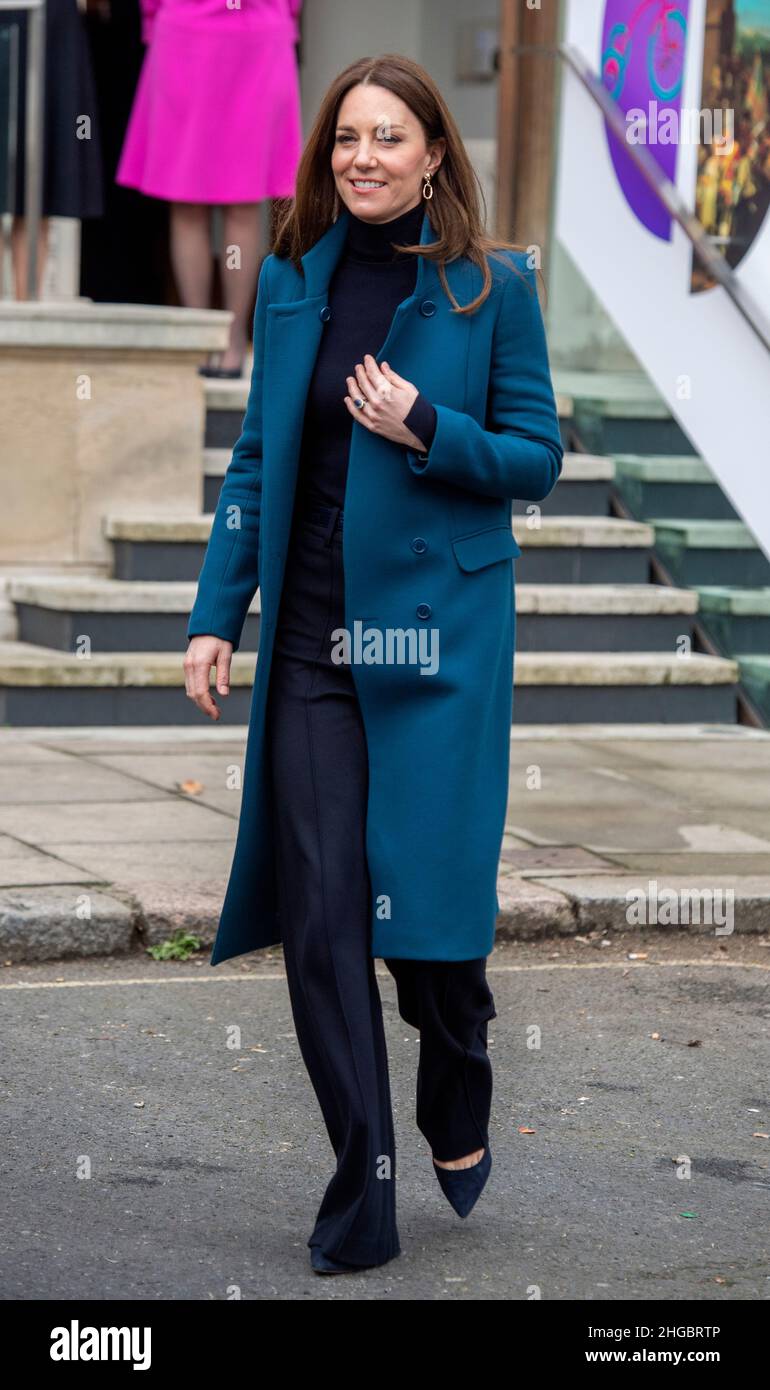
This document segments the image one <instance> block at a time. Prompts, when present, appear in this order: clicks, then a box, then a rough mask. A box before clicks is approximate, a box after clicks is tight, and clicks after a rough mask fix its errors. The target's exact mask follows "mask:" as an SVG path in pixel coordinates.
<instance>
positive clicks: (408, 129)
mask: <svg viewBox="0 0 770 1390" xmlns="http://www.w3.org/2000/svg"><path fill="white" fill-rule="evenodd" d="M445 148H446V141H445V140H437V141H435V143H434V144H433V145H431V146H428V145H427V144H426V141H425V135H424V133H423V128H422V126H421V125H420V122H419V121H418V119H417V117H416V116H415V115H414V113H413V112H412V111H411V110H410V108H409V107H408V106H407V105H406V103H405V102H403V101H402V100H401V98H400V97H397V96H396V95H395V93H394V92H389V91H388V90H387V88H386V87H375V86H365V85H364V84H363V83H359V85H358V86H356V87H351V89H350V91H349V92H347V93H346V95H345V96H344V97H343V100H342V102H341V104H340V109H339V112H338V113H337V126H336V131H335V140H334V151H333V153H332V173H333V174H334V182H335V184H336V185H337V192H338V193H339V195H340V198H341V199H342V201H343V203H344V204H345V206H346V207H347V208H349V209H350V211H351V212H353V213H355V215H356V217H360V218H362V219H363V220H365V221H367V222H390V221H391V220H392V219H393V218H394V217H399V216H400V215H401V213H402V212H407V211H408V209H409V208H413V207H415V206H416V205H417V203H418V202H419V201H420V199H421V198H422V186H423V175H424V174H426V173H430V174H433V173H435V171H436V169H437V168H438V166H439V164H440V163H441V158H442V156H443V154H444V150H445Z"/></svg>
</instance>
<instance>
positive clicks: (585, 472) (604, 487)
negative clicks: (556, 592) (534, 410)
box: [203, 449, 615, 516]
mask: <svg viewBox="0 0 770 1390" xmlns="http://www.w3.org/2000/svg"><path fill="white" fill-rule="evenodd" d="M232 456H233V455H232V449H204V451H203V510H204V512H213V511H216V506H217V502H218V501H219V492H220V489H221V487H222V479H223V478H224V476H225V473H226V472H227V468H228V465H229V463H230V460H231V458H232ZM614 476H615V465H614V463H613V460H612V459H610V458H603V457H602V456H601V455H595V454H573V453H569V452H568V453H566V454H565V455H564V464H563V467H562V474H561V477H560V479H559V481H558V483H557V485H556V487H555V488H554V490H553V492H552V493H551V495H550V497H546V499H545V501H544V502H541V503H540V507H541V510H542V513H543V515H544V516H548V515H550V514H552V513H553V514H564V513H569V514H570V515H572V516H608V515H609V511H610V492H611V487H612V482H613V479H614Z"/></svg>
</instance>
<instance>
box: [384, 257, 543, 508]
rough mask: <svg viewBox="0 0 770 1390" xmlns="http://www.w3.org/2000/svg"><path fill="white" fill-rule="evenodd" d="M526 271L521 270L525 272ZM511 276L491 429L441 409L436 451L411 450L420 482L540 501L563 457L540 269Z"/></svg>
mask: <svg viewBox="0 0 770 1390" xmlns="http://www.w3.org/2000/svg"><path fill="white" fill-rule="evenodd" d="M522 268H523V267H522ZM524 275H525V278H524V279H522V278H521V276H520V275H517V274H515V272H514V271H513V270H511V271H510V273H508V274H506V279H505V283H504V287H503V290H502V292H501V294H500V296H499V298H500V305H499V310H498V317H497V323H496V325H495V329H494V338H493V344H492V360H491V366H490V382H489V395H488V406H487V423H488V424H489V426H490V428H488V429H485V428H483V427H482V426H481V425H480V424H479V423H478V421H477V420H475V419H474V418H473V416H471V415H466V414H465V413H464V412H462V411H459V410H451V409H450V408H449V407H448V406H446V405H437V406H436V407H435V409H436V430H435V433H434V436H433V440H432V443H431V446H430V449H429V450H428V451H427V452H426V453H422V454H421V453H418V452H417V451H416V450H414V449H408V450H407V461H408V464H409V467H410V468H411V470H412V472H413V473H414V474H416V476H417V477H420V478H427V479H429V480H430V479H433V480H435V481H436V482H441V483H450V484H452V485H454V486H455V487H462V488H467V489H468V490H469V491H471V492H478V493H483V494H485V495H487V496H490V497H506V498H523V499H525V500H526V501H528V502H540V501H542V500H543V499H544V498H545V497H547V496H548V494H549V492H551V491H552V489H553V488H554V487H555V485H556V483H557V482H558V479H559V475H560V473H561V468H562V460H563V457H564V449H563V446H562V442H561V431H560V429H559V417H558V412H557V409H556V400H555V397H554V392H553V385H552V383H551V372H550V366H549V361H548V349H547V345H546V338H545V325H544V323H543V316H542V313H541V310H540V301H539V299H538V295H537V281H536V278H535V272H534V270H532V269H530V268H527V269H526V270H525V271H524Z"/></svg>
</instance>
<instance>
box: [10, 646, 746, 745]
mask: <svg viewBox="0 0 770 1390" xmlns="http://www.w3.org/2000/svg"><path fill="white" fill-rule="evenodd" d="M255 664H256V659H255V657H254V656H253V655H252V654H250V653H245V652H241V651H238V652H236V653H235V655H234V657H233V662H232V668H231V686H232V689H231V692H230V695H229V696H228V697H227V698H226V699H223V700H222V701H221V702H220V703H221V707H222V709H223V717H224V718H225V719H226V721H227V722H228V723H230V722H231V721H232V722H234V723H247V722H248V715H249V709H250V697H251V684H252V681H253V677H254V670H255ZM737 679H738V666H737V664H736V663H735V662H733V661H727V660H724V659H722V658H720V657H713V656H708V655H705V654H700V653H695V654H693V655H691V656H689V657H682V656H676V655H674V654H672V653H671V652H630V653H627V652H598V653H586V652H554V653H549V652H520V653H517V655H516V662H515V687H516V688H515V692H514V720H515V722H516V723H522V722H524V723H530V722H531V723H539V724H542V723H546V724H547V723H553V722H558V723H575V722H577V723H587V722H588V723H590V722H600V723H618V722H620V723H650V722H653V723H658V722H660V723H679V722H681V723H692V722H693V721H696V720H701V721H711V722H714V721H718V722H726V723H731V722H734V721H735V714H736V690H735V683H736V681H737ZM204 718H205V716H203V715H201V713H200V712H199V711H198V709H197V708H196V706H195V705H194V704H193V702H192V701H191V700H188V698H187V696H186V695H185V691H184V674H183V669H182V653H181V652H99V653H96V654H91V655H90V656H88V657H85V656H83V657H78V656H75V655H74V654H72V653H71V652H66V653H63V652H61V651H57V650H55V649H53V648H49V647H42V646H35V645H33V644H31V643H26V642H0V722H2V723H5V724H9V725H12V726H21V725H25V726H37V725H40V726H46V725H97V724H98V725H102V724H191V723H195V722H199V721H200V720H202V719H204Z"/></svg>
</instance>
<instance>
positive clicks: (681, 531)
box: [649, 517, 770, 588]
mask: <svg viewBox="0 0 770 1390" xmlns="http://www.w3.org/2000/svg"><path fill="white" fill-rule="evenodd" d="M649 525H650V526H652V527H653V528H654V532H655V549H656V551H657V552H658V554H659V555H660V558H661V560H662V561H663V563H664V564H665V565H666V567H667V569H668V571H669V573H670V574H671V576H672V578H673V580H674V582H675V583H677V584H686V585H692V586H695V585H699V584H704V585H706V584H716V585H728V586H729V587H731V588H754V587H757V588H761V587H763V586H764V585H767V584H770V560H768V558H767V556H766V555H765V554H764V551H763V550H761V548H760V547H759V546H758V545H757V542H756V540H755V538H754V536H753V535H752V533H751V531H750V530H749V528H748V526H747V525H746V524H745V522H743V521H691V520H690V519H689V518H679V519H675V518H671V517H651V518H650V521H649Z"/></svg>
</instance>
